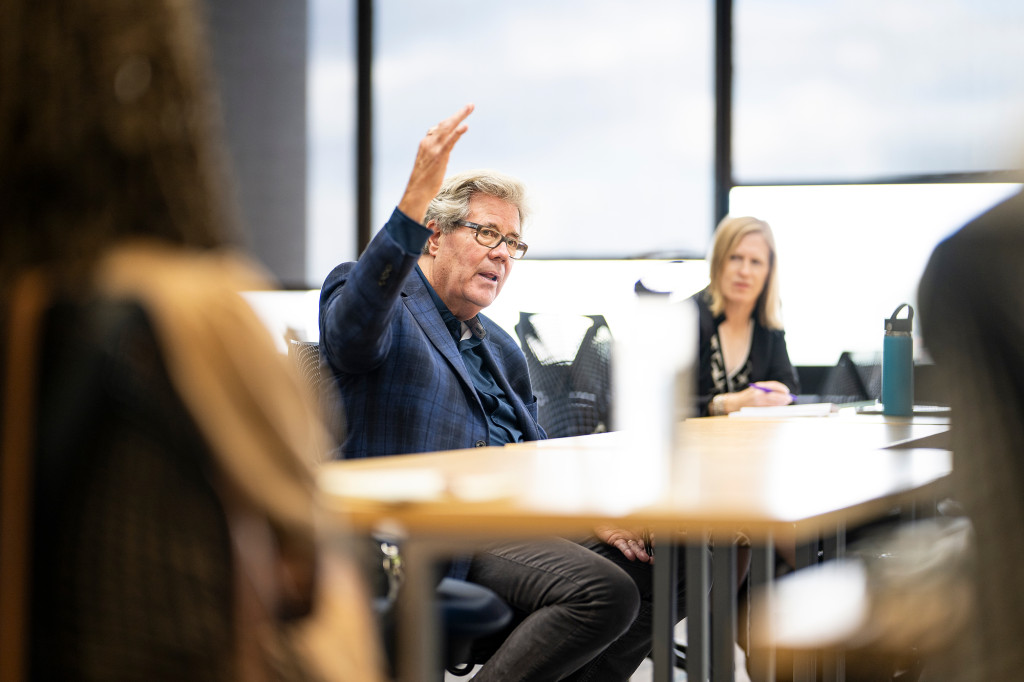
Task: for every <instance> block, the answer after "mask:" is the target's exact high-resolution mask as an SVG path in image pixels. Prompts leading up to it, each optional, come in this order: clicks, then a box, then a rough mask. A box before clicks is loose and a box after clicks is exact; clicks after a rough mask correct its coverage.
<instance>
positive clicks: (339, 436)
mask: <svg viewBox="0 0 1024 682" xmlns="http://www.w3.org/2000/svg"><path fill="white" fill-rule="evenodd" d="M286 340H287V342H288V358H289V359H290V360H291V361H292V363H293V364H294V366H295V369H296V371H298V373H299V376H300V377H301V378H302V380H303V381H304V382H305V383H306V385H307V386H309V389H310V390H311V391H312V392H313V395H314V396H315V397H316V399H317V403H318V407H319V409H320V415H321V418H322V419H323V422H324V424H325V425H326V426H327V430H328V432H329V433H330V434H331V437H332V438H333V439H334V442H335V443H338V444H340V443H342V442H343V441H344V440H345V412H344V409H343V407H342V402H341V397H340V396H339V395H338V389H337V387H336V386H335V385H334V382H333V381H332V380H331V379H332V377H331V375H330V372H324V371H323V365H322V363H321V359H320V344H319V343H317V342H316V341H299V340H298V339H294V338H291V337H287V338H286Z"/></svg>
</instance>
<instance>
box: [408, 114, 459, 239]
mask: <svg viewBox="0 0 1024 682" xmlns="http://www.w3.org/2000/svg"><path fill="white" fill-rule="evenodd" d="M471 113H473V105H472V104H467V105H466V106H464V107H462V109H460V110H459V111H458V112H457V113H456V114H454V115H453V116H449V117H448V118H446V119H445V120H443V121H441V122H440V123H438V124H437V125H436V126H434V127H433V128H431V129H430V130H428V131H427V134H426V136H425V137H424V138H423V139H422V140H421V141H420V147H419V150H418V151H417V152H416V162H415V163H414V164H413V166H412V175H410V176H409V182H408V184H407V185H406V186H405V194H404V195H402V200H401V201H400V202H398V209H399V210H400V211H401V212H402V213H404V214H405V215H407V216H409V217H410V218H412V219H413V220H415V221H416V222H418V223H422V222H423V217H424V216H425V215H426V214H427V207H428V206H430V202H431V200H432V199H433V198H434V197H435V196H437V193H438V191H439V190H440V189H441V183H442V182H444V175H445V172H446V171H447V170H448V156H449V155H450V154H451V152H452V147H454V146H455V143H456V142H458V140H459V138H460V137H462V134H463V133H464V132H466V130H468V129H469V126H467V125H466V124H465V123H463V121H464V120H465V119H466V117H467V116H469V115H470V114H471Z"/></svg>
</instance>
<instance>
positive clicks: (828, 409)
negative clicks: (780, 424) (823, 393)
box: [729, 403, 838, 417]
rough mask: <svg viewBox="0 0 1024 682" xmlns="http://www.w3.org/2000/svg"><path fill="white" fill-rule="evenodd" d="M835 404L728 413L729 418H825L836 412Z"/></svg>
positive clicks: (790, 406) (794, 405)
mask: <svg viewBox="0 0 1024 682" xmlns="http://www.w3.org/2000/svg"><path fill="white" fill-rule="evenodd" d="M837 410H838V408H837V407H836V405H835V403H807V404H804V405H800V404H796V403H794V404H792V405H771V406H767V407H741V408H740V409H739V410H737V411H736V412H730V413H729V416H730V417H827V416H828V415H830V414H832V413H833V412H836V411H837Z"/></svg>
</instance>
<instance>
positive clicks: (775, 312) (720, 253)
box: [708, 216, 782, 329]
mask: <svg viewBox="0 0 1024 682" xmlns="http://www.w3.org/2000/svg"><path fill="white" fill-rule="evenodd" d="M749 234H759V235H761V236H762V237H763V238H764V240H765V242H767V244H768V277H767V278H765V282H764V289H763V290H762V291H761V295H760V296H758V297H757V305H756V306H755V308H754V313H755V314H756V315H757V321H758V322H760V323H761V324H762V325H763V326H765V327H767V328H768V329H782V302H781V300H780V298H779V275H778V272H779V270H778V268H777V267H776V264H777V262H778V257H777V256H776V253H775V235H773V234H772V228H771V226H770V225H768V223H766V222H765V221H763V220H758V219H757V218H752V217H750V216H744V217H739V218H732V217H729V216H726V217H725V218H724V219H723V220H722V222H720V223H719V224H718V227H717V228H716V229H715V241H714V244H712V246H711V285H710V286H709V287H708V292H709V293H710V295H711V304H710V308H711V314H712V315H715V316H718V315H721V314H722V311H723V310H725V298H724V297H723V296H722V287H721V283H720V278H721V276H722V270H723V269H724V268H725V261H726V258H728V257H729V254H731V253H732V252H733V251H734V250H735V249H736V247H737V245H738V244H739V243H740V240H741V239H743V238H744V237H746V236H747V235H749Z"/></svg>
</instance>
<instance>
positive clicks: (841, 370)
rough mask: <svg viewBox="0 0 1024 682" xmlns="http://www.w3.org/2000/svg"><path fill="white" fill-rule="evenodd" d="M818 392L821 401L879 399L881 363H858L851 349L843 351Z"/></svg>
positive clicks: (844, 401) (841, 401)
mask: <svg viewBox="0 0 1024 682" xmlns="http://www.w3.org/2000/svg"><path fill="white" fill-rule="evenodd" d="M818 394H819V398H818V399H819V400H820V401H822V402H829V403H837V404H838V403H852V402H863V401H866V400H878V398H879V397H881V394H882V368H881V365H880V364H879V363H878V362H877V361H872V362H860V363H857V362H855V361H854V359H853V355H852V354H851V353H850V352H849V351H843V352H842V353H841V354H840V355H839V360H838V361H836V364H835V366H833V367H831V368H830V369H829V370H828V373H827V374H826V375H825V380H824V381H823V382H822V385H821V387H820V388H819V390H818Z"/></svg>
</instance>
